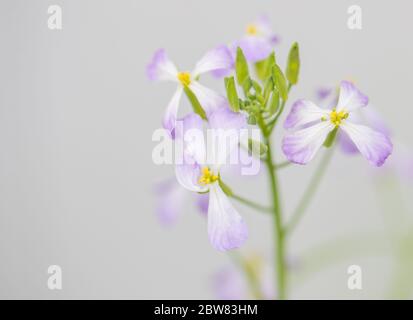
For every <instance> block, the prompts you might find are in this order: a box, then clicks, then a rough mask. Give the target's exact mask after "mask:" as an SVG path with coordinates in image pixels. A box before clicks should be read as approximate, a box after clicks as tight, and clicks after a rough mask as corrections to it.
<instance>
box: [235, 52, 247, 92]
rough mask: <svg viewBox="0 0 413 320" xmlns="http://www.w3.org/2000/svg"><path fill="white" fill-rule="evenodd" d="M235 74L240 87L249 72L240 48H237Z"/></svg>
mask: <svg viewBox="0 0 413 320" xmlns="http://www.w3.org/2000/svg"><path fill="white" fill-rule="evenodd" d="M235 73H236V75H237V82H238V84H239V85H240V86H242V85H243V84H244V81H245V79H247V78H248V77H249V71H248V63H247V59H245V56H244V53H243V52H242V49H241V48H240V47H238V48H237V55H236V57H235Z"/></svg>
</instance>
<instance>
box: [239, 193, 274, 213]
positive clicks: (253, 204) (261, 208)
mask: <svg viewBox="0 0 413 320" xmlns="http://www.w3.org/2000/svg"><path fill="white" fill-rule="evenodd" d="M231 198H233V199H235V200H238V201H239V202H241V203H243V204H245V205H247V206H249V207H251V208H254V209H257V210H259V211H262V212H272V208H270V207H266V206H263V205H261V204H259V203H256V202H254V201H252V200H249V199H246V198H244V197H241V196H239V195H236V194H231Z"/></svg>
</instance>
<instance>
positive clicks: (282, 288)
mask: <svg viewBox="0 0 413 320" xmlns="http://www.w3.org/2000/svg"><path fill="white" fill-rule="evenodd" d="M266 140H267V141H266V142H267V146H268V156H267V161H266V165H267V168H268V173H269V176H270V185H271V195H272V202H273V208H274V209H273V218H274V235H275V239H274V240H275V246H276V254H275V265H276V266H277V288H278V290H277V291H278V297H279V299H280V300H284V299H286V298H287V293H286V289H287V286H286V280H287V279H286V263H285V258H284V255H285V252H284V251H285V243H284V231H283V227H282V217H281V205H280V198H279V193H278V182H277V175H276V171H275V170H274V166H273V162H272V154H271V152H272V150H271V142H270V140H269V139H268V138H267V139H266Z"/></svg>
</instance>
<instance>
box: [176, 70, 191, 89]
mask: <svg viewBox="0 0 413 320" xmlns="http://www.w3.org/2000/svg"><path fill="white" fill-rule="evenodd" d="M178 80H179V82H181V84H182V85H183V86H185V87H187V86H189V85H190V84H191V74H190V73H189V72H178Z"/></svg>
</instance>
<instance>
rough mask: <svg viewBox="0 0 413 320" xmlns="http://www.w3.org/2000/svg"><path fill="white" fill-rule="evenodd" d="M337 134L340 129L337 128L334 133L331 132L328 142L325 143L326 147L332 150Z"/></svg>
mask: <svg viewBox="0 0 413 320" xmlns="http://www.w3.org/2000/svg"><path fill="white" fill-rule="evenodd" d="M337 132H338V127H335V128H334V129H333V130H332V131H330V133H329V134H328V136H327V138H326V140H325V141H324V144H323V145H324V147H326V148H330V147H331V146H332V145H333V143H334V141H335V140H336V136H337Z"/></svg>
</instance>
